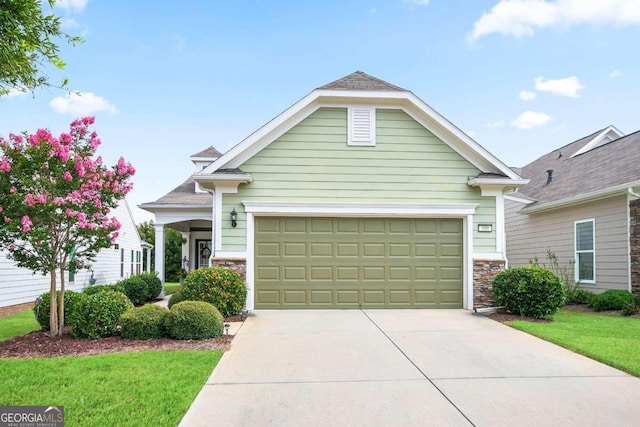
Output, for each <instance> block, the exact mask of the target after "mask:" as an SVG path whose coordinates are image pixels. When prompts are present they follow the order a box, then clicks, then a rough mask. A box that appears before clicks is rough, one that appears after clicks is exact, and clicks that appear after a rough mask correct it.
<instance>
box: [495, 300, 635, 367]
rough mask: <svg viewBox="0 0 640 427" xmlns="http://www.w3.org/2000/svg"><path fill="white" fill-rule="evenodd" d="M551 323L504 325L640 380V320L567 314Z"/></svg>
mask: <svg viewBox="0 0 640 427" xmlns="http://www.w3.org/2000/svg"><path fill="white" fill-rule="evenodd" d="M552 319H553V322H549V323H533V322H527V321H523V320H513V321H511V322H507V325H509V326H511V327H513V328H515V329H518V330H521V331H524V332H527V333H529V334H531V335H534V336H536V337H538V338H542V339H544V340H546V341H550V342H552V343H554V344H557V345H560V346H562V347H565V348H568V349H569V350H571V351H574V352H576V353H579V354H582V355H585V356H587V357H590V358H592V359H594V360H597V361H599V362H602V363H605V364H607V365H609V366H612V367H614V368H617V369H620V370H622V371H625V372H627V373H629V374H631V375H635V376H636V377H640V352H639V351H638V349H640V319H637V318H628V317H622V316H612V315H606V314H594V313H582V312H576V311H569V310H560V311H559V312H558V313H556V314H555V315H554V316H553V317H552Z"/></svg>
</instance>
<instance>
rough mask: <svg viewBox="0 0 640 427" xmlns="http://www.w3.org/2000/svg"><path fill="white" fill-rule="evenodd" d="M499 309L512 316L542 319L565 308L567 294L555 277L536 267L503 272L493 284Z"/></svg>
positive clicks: (511, 269) (531, 266) (510, 269)
mask: <svg viewBox="0 0 640 427" xmlns="http://www.w3.org/2000/svg"><path fill="white" fill-rule="evenodd" d="M493 294H494V296H495V298H496V301H497V302H498V305H500V306H502V307H504V308H505V309H506V310H508V311H510V312H511V313H515V314H519V315H520V316H529V317H533V318H536V319H541V318H545V317H548V316H550V315H552V314H554V313H555V312H556V311H558V309H559V308H560V307H562V306H563V305H564V301H565V290H564V287H563V285H562V281H561V280H560V278H559V277H558V275H556V274H555V273H553V272H551V271H549V270H547V269H545V268H542V267H540V266H536V265H530V266H526V267H512V268H508V269H506V270H503V271H501V272H500V273H498V275H497V276H496V278H495V280H494V281H493Z"/></svg>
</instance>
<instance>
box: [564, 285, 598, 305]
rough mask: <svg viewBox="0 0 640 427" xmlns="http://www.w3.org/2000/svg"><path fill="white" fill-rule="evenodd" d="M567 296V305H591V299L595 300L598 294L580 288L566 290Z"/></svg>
mask: <svg viewBox="0 0 640 427" xmlns="http://www.w3.org/2000/svg"><path fill="white" fill-rule="evenodd" d="M565 291H566V294H567V301H566V302H565V304H567V305H569V304H589V303H591V298H593V297H594V296H595V295H596V294H595V293H593V292H591V291H587V290H586V289H582V288H579V287H575V288H572V289H569V288H565Z"/></svg>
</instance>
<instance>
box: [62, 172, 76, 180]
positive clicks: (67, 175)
mask: <svg viewBox="0 0 640 427" xmlns="http://www.w3.org/2000/svg"><path fill="white" fill-rule="evenodd" d="M62 178H64V180H65V181H73V177H72V176H71V174H70V173H69V171H64V175H62Z"/></svg>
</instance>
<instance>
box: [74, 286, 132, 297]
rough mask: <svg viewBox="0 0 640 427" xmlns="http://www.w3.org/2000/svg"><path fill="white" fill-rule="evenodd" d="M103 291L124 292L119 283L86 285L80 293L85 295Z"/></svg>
mask: <svg viewBox="0 0 640 427" xmlns="http://www.w3.org/2000/svg"><path fill="white" fill-rule="evenodd" d="M104 291H117V292H122V293H124V288H123V287H122V285H120V284H115V285H92V286H88V287H86V288H84V289H83V290H82V293H83V294H86V295H93V294H97V293H98V292H104Z"/></svg>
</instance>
